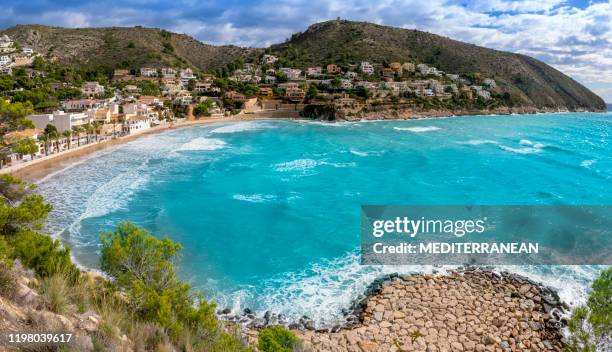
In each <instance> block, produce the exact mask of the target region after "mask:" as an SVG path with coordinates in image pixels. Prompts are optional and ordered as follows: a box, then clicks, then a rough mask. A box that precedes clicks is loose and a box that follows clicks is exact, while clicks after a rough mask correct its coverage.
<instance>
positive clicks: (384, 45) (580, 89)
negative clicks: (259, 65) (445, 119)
mask: <svg viewBox="0 0 612 352" xmlns="http://www.w3.org/2000/svg"><path fill="white" fill-rule="evenodd" d="M271 51H272V52H273V53H276V54H277V55H281V56H284V57H286V58H288V59H290V60H292V61H293V62H296V63H297V64H298V65H302V66H309V65H324V64H327V63H332V62H335V63H338V62H340V63H351V62H353V63H354V62H359V61H362V60H365V61H370V62H377V63H383V62H393V61H399V62H404V61H408V60H413V61H414V62H416V63H427V64H431V65H433V66H435V67H437V68H438V69H441V70H443V71H445V72H449V73H459V74H465V73H472V72H480V73H481V74H482V75H483V76H484V77H491V78H494V79H495V80H496V82H497V83H498V85H499V86H500V87H501V88H502V89H504V90H505V91H507V92H510V93H514V94H515V95H517V96H519V97H520V98H521V100H522V102H523V103H524V104H528V105H535V106H538V107H543V106H548V107H567V108H570V109H580V108H586V109H595V110H602V109H604V108H605V104H604V102H603V100H602V99H601V98H600V97H598V96H597V95H595V94H594V93H593V92H591V91H590V90H588V89H587V88H585V87H584V86H582V85H581V84H580V83H578V82H576V81H575V80H573V79H572V78H570V77H568V76H566V75H564V74H563V73H561V72H559V71H558V70H556V69H554V68H552V67H550V66H548V65H546V64H545V63H543V62H541V61H538V60H536V59H534V58H531V57H528V56H525V55H519V54H513V53H509V52H503V51H498V50H493V49H488V48H483V47H479V46H476V45H472V44H466V43H463V42H459V41H456V40H452V39H449V38H445V37H442V36H438V35H435V34H431V33H427V32H421V31H417V30H408V29H401V28H393V27H387V26H380V25H376V24H372V23H367V22H352V21H342V20H338V21H327V22H322V23H317V24H314V25H312V26H310V27H309V28H308V29H307V30H306V31H305V32H303V33H298V34H294V35H293V36H292V37H291V39H289V40H288V41H287V42H286V43H283V44H278V45H273V46H272V47H271Z"/></svg>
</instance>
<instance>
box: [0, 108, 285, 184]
mask: <svg viewBox="0 0 612 352" xmlns="http://www.w3.org/2000/svg"><path fill="white" fill-rule="evenodd" d="M271 117H272V118H273V116H268V115H263V116H259V115H254V114H251V115H236V116H234V117H225V118H214V119H213V118H208V119H198V120H190V121H184V122H178V123H173V124H164V125H159V126H155V127H152V128H150V129H147V130H144V131H142V132H137V133H134V134H131V135H127V136H123V137H118V138H114V139H108V140H104V141H101V142H98V143H96V142H94V143H90V144H87V145H83V146H81V147H75V148H71V149H69V150H65V151H62V152H59V153H56V154H51V155H48V156H44V157H42V158H39V159H36V160H34V161H32V162H26V163H20V164H17V165H12V166H9V167H5V168H3V169H0V174H12V175H13V176H16V177H19V178H21V179H23V180H25V181H28V182H37V181H39V180H41V179H43V178H45V177H47V176H48V175H50V174H52V173H54V172H57V171H59V170H62V169H64V168H66V167H68V166H69V165H71V164H73V163H74V162H76V161H79V160H81V159H83V158H85V157H86V156H88V155H90V154H93V153H95V152H97V151H100V150H104V149H108V148H110V147H114V146H117V145H121V144H125V143H128V142H130V141H133V140H135V139H137V138H140V137H142V136H147V135H151V134H155V133H160V132H163V131H168V130H172V129H177V128H185V127H191V126H197V125H206V124H213V123H222V122H240V121H252V120H263V119H268V118H271Z"/></svg>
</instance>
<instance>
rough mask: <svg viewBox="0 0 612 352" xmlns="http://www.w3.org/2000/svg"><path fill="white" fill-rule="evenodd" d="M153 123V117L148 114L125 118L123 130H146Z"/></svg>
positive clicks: (131, 132) (133, 131)
mask: <svg viewBox="0 0 612 352" xmlns="http://www.w3.org/2000/svg"><path fill="white" fill-rule="evenodd" d="M152 124H153V118H152V117H150V116H138V117H132V118H129V119H126V120H125V122H124V123H123V132H125V133H127V134H133V133H136V132H140V131H144V130H148V129H149V128H151V126H152Z"/></svg>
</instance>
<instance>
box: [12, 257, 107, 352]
mask: <svg viewBox="0 0 612 352" xmlns="http://www.w3.org/2000/svg"><path fill="white" fill-rule="evenodd" d="M12 270H13V272H14V277H15V279H16V282H15V290H14V292H13V294H11V295H10V297H6V296H0V331H2V332H7V331H12V332H36V331H39V332H40V331H44V332H58V333H59V332H62V333H64V332H70V333H72V334H73V337H72V340H71V342H70V344H69V350H71V351H84V352H86V351H93V350H94V344H93V341H92V338H91V335H92V334H93V333H95V332H96V331H97V330H98V324H99V322H100V320H101V318H100V316H99V315H97V314H95V313H93V312H85V313H76V312H71V313H70V314H65V315H61V314H56V313H54V312H51V311H49V310H48V309H46V307H45V304H44V302H43V299H42V298H41V296H40V294H39V293H38V291H37V290H36V287H37V286H38V285H39V282H38V280H37V279H36V278H35V277H34V275H33V273H32V272H30V271H27V270H24V269H23V268H22V267H21V266H20V265H19V262H17V263H16V264H15V267H14V268H13V269H12ZM4 338H6V336H2V339H4ZM30 347H32V348H33V349H34V350H37V349H36V345H31V346H30ZM23 348H24V346H23V345H10V344H9V345H6V346H5V345H4V343H2V344H1V345H0V351H22V350H23ZM40 348H41V347H40V345H39V346H38V350H40Z"/></svg>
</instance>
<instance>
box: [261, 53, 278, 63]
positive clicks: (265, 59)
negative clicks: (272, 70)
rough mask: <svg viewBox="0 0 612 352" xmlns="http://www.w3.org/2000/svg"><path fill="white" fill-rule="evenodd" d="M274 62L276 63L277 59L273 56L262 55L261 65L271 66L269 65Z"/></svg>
mask: <svg viewBox="0 0 612 352" xmlns="http://www.w3.org/2000/svg"><path fill="white" fill-rule="evenodd" d="M276 61H278V58H277V57H276V56H274V55H268V54H266V55H264V56H263V57H262V58H261V64H262V65H271V64H273V63H275V62H276Z"/></svg>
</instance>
